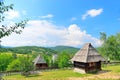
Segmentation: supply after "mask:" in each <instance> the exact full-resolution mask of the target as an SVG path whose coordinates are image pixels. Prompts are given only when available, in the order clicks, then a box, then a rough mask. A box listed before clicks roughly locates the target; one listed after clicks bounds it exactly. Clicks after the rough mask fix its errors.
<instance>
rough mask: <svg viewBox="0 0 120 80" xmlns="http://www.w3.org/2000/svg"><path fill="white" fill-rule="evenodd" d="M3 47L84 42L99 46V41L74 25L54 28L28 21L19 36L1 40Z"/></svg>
mask: <svg viewBox="0 0 120 80" xmlns="http://www.w3.org/2000/svg"><path fill="white" fill-rule="evenodd" d="M2 41H3V42H2V45H5V46H25V45H35V46H56V45H67V46H75V47H78V46H81V45H83V44H84V43H86V42H91V43H92V44H93V45H95V46H100V45H101V41H100V40H99V39H97V38H95V37H92V36H91V35H90V34H87V33H86V31H85V30H81V29H80V27H79V26H78V25H76V24H72V25H70V26H68V27H62V26H56V25H55V24H53V23H51V22H49V21H46V20H33V21H29V22H28V25H27V27H26V28H25V29H24V30H23V33H22V34H21V35H17V34H12V35H11V36H9V37H6V38H3V39H2Z"/></svg>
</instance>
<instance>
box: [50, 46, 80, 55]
mask: <svg viewBox="0 0 120 80" xmlns="http://www.w3.org/2000/svg"><path fill="white" fill-rule="evenodd" d="M50 49H52V50H55V51H57V52H58V53H61V52H63V51H66V52H67V53H73V54H74V53H76V52H77V51H78V50H79V48H75V47H70V46H56V47H51V48H50Z"/></svg>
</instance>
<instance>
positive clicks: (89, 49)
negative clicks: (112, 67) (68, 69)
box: [71, 43, 105, 63]
mask: <svg viewBox="0 0 120 80" xmlns="http://www.w3.org/2000/svg"><path fill="white" fill-rule="evenodd" d="M71 60H72V61H77V62H84V63H87V62H98V61H105V59H104V58H103V57H102V56H101V55H100V54H99V53H98V52H97V50H96V49H95V48H94V47H93V46H92V45H91V43H86V44H85V45H84V46H83V47H82V48H81V49H80V50H79V51H78V52H77V53H76V54H75V56H74V57H73V58H72V59H71Z"/></svg>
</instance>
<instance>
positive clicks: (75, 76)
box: [4, 65, 120, 80]
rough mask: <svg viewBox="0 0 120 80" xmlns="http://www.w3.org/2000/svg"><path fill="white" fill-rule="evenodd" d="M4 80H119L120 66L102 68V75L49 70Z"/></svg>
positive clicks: (7, 77) (8, 77) (9, 77)
mask: <svg viewBox="0 0 120 80" xmlns="http://www.w3.org/2000/svg"><path fill="white" fill-rule="evenodd" d="M4 79H5V80H120V65H111V66H110V65H109V66H104V67H103V71H102V73H98V74H80V73H76V72H74V71H73V70H50V71H44V72H40V73H39V74H38V75H30V76H29V77H24V76H21V75H13V76H6V77H4Z"/></svg>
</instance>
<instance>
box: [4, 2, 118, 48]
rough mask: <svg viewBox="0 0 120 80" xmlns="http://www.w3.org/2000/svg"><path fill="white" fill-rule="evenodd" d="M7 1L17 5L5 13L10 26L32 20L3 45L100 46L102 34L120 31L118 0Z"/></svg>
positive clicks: (5, 39) (7, 38)
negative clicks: (89, 44) (20, 32)
mask: <svg viewBox="0 0 120 80" xmlns="http://www.w3.org/2000/svg"><path fill="white" fill-rule="evenodd" d="M4 1H5V4H14V10H11V11H9V12H6V13H5V15H6V21H7V25H12V24H13V22H16V21H19V20H24V19H26V18H29V22H28V23H27V25H26V28H25V29H24V30H23V32H22V34H20V35H18V34H12V35H11V36H9V37H5V38H3V39H2V45H4V46H44V47H48V46H56V45H66V46H74V47H80V46H82V45H83V44H85V43H87V42H91V43H92V44H93V45H94V46H100V45H101V43H102V42H101V41H100V40H99V38H100V34H99V32H105V33H106V34H107V35H108V36H110V35H113V34H116V33H117V32H119V31H120V7H119V6H120V1H119V0H117V1H115V0H4Z"/></svg>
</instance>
